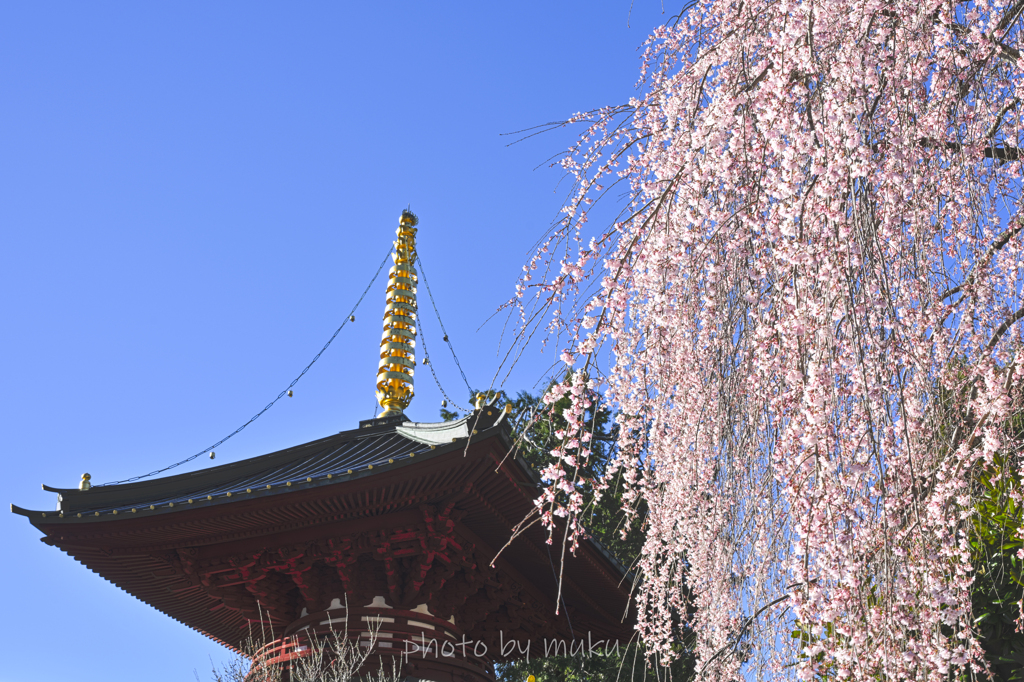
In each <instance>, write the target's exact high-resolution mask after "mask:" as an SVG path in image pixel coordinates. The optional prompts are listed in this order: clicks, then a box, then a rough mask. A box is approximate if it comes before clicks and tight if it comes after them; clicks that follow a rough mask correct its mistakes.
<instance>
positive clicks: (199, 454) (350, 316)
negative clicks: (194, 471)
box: [93, 248, 392, 487]
mask: <svg viewBox="0 0 1024 682" xmlns="http://www.w3.org/2000/svg"><path fill="white" fill-rule="evenodd" d="M391 250H392V249H390V248H389V249H388V253H387V255H386V256H384V260H382V261H381V262H380V267H378V268H377V272H376V273H374V275H373V279H371V280H370V283H369V284H367V285H366V288H365V289H363V293H362V295H361V296H360V297H359V300H358V301H356V304H355V305H354V306H352V310H351V312H349V314H348V315H346V316H345V319H344V320H342V322H341V326H340V327H338V328H337V329H336V330H334V333H333V334H332V335H331V338H329V339H327V343H325V344H324V347H323V348H321V349H320V352H319V353H317V354H316V355H315V356H314V357H313V359H312V360H310V361H309V364H308V365H306V368H305V369H303V370H302V371H301V372H300V373H299V376H297V377H295V379H294V380H293V381H292V383H290V384H288V388H286V389H284V390H283V391H281V392H280V393H278V394H277V397H276V398H274V399H273V400H271V401H270V402H269V403H267V406H266V407H264V408H263V409H262V410H260V411H259V412H257V413H256V414H255V415H253V417H252V419H250V420H249V421H247V422H245V423H244V424H242V425H241V426H239V427H238V428H237V429H235V430H234V431H232V432H231V433H229V434H228V435H226V436H224V437H223V438H221V439H220V440H219V441H217V442H216V443H214V444H213V445H211V446H210V447H208V448H204V449H202V450H200V451H199V452H197V453H196V454H194V455H192V456H191V457H187V458H185V459H183V460H181V461H180V462H175V463H174V464H171V465H170V466H165V467H164V468H163V469H157V470H156V471H150V472H149V473H148V474H142V475H141V476H133V477H131V478H126V479H124V480H121V481H111V482H110V483H103V484H101V485H99V486H93V487H102V486H105V485H118V484H121V483H131V482H133V481H139V480H141V479H143V478H149V477H150V476H156V475H157V474H162V473H163V472H165V471H170V470H171V469H174V468H175V467H179V466H181V465H182V464H186V463H188V462H191V461H192V460H194V459H196V458H197V457H202V456H203V455H205V454H206V453H207V452H211V451H213V450H216V449H217V448H219V447H220V446H221V445H223V444H224V443H225V442H227V441H228V439H230V438H232V437H233V436H236V435H238V434H239V433H241V432H242V430H243V429H244V428H245V427H247V426H248V425H249V424H252V423H253V422H254V421H256V420H257V419H259V418H260V417H261V416H263V413H264V412H266V411H267V410H269V409H270V408H271V407H273V406H274V404H275V403H277V401H278V400H280V399H281V398H283V397H285V396H286V395H288V393H289V392H291V389H292V388H293V387H294V386H295V384H297V383H299V379H301V378H302V377H303V376H305V374H306V372H308V371H309V369H310V367H312V366H313V364H314V363H315V362H316V361H317V360H319V359H320V356H321V355H323V354H324V351H325V350H327V348H328V347H329V346H330V345H331V343H332V342H333V341H334V339H335V338H337V336H338V334H339V333H340V332H341V330H342V329H344V328H345V325H346V324H348V322H349V320H354V319H355V312H356V309H358V308H359V304H360V303H362V302H363V299H364V298H366V294H367V293H368V292H369V291H370V288H371V287H372V286H373V283H374V282H376V281H377V278H378V277H380V272H381V270H383V269H384V265H385V264H386V263H387V262H388V258H390V257H391Z"/></svg>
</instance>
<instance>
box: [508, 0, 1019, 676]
mask: <svg viewBox="0 0 1024 682" xmlns="http://www.w3.org/2000/svg"><path fill="white" fill-rule="evenodd" d="M1022 10H1024V3H1021V2H1017V3H1010V2H994V1H990V0H978V1H975V2H968V3H950V2H938V1H936V0H925V1H924V2H921V1H914V2H910V1H907V0H841V1H839V0H703V1H701V2H698V3H697V4H696V5H695V6H694V7H692V9H690V10H689V11H688V12H685V13H684V14H682V15H681V16H680V17H678V18H677V19H676V20H674V21H673V22H670V23H669V24H668V25H666V26H663V27H661V28H659V29H657V30H656V31H655V32H654V33H653V35H652V36H651V37H650V39H649V40H648V42H647V44H646V46H645V54H644V58H643V64H642V79H641V82H640V91H639V93H638V95H637V96H636V97H635V98H634V99H632V100H631V101H630V102H629V103H628V104H625V105H621V106H614V107H608V108H605V109H600V110H597V111H593V112H588V113H583V114H578V115H576V116H575V117H574V118H573V119H572V120H571V121H570V123H574V124H579V125H582V126H583V133H582V135H581V137H580V140H579V143H578V144H577V145H576V146H575V147H573V148H572V149H571V150H570V152H569V153H568V154H567V156H566V157H565V158H564V159H563V161H562V165H563V167H564V168H565V170H566V171H567V172H568V174H569V175H570V176H571V177H572V178H573V179H574V180H575V188H574V194H573V198H572V200H571V201H570V202H569V203H568V204H567V206H566V210H565V218H564V220H563V221H562V222H561V223H559V224H558V225H556V226H555V229H554V230H553V231H552V232H551V233H550V235H549V237H548V238H547V239H546V240H545V241H544V242H543V243H542V244H541V245H540V246H539V248H538V250H537V253H536V255H535V257H534V258H533V260H532V261H531V262H530V263H529V264H528V265H527V269H526V270H525V272H527V273H529V274H528V275H527V276H524V277H523V278H522V280H521V282H520V284H519V288H518V289H517V292H518V294H519V297H518V303H519V306H520V310H521V314H522V317H521V320H522V324H523V326H524V330H526V331H527V332H528V331H529V330H531V329H532V328H533V327H532V325H534V324H536V319H538V318H537V311H538V309H547V310H548V311H549V313H550V314H549V316H548V319H550V325H549V332H550V334H551V337H553V338H554V339H556V340H557V341H556V343H557V347H558V348H559V349H561V351H560V352H561V357H562V359H563V360H564V361H565V362H566V363H567V364H568V365H570V366H571V367H572V368H573V371H572V373H571V374H570V375H569V378H568V379H567V381H566V382H564V383H563V384H560V385H557V386H555V387H554V388H553V389H552V392H551V393H550V394H549V395H548V396H546V398H545V402H546V404H549V405H550V404H552V403H553V402H554V401H555V400H557V399H558V398H560V397H562V396H565V395H568V396H569V398H570V401H571V405H570V407H569V408H568V409H567V410H566V414H565V416H566V421H567V423H568V425H569V426H568V428H567V429H566V431H565V433H564V434H561V437H562V443H561V446H560V447H559V448H558V449H557V450H556V451H555V452H554V453H553V454H555V456H556V459H555V461H554V463H553V464H552V465H551V467H549V469H548V470H547V471H545V472H544V475H545V477H546V480H547V481H549V482H550V485H549V487H548V488H547V490H546V491H545V492H544V494H543V495H542V497H541V498H540V499H539V500H538V501H537V510H538V513H539V514H540V515H541V518H542V520H543V521H544V522H545V523H547V524H549V527H552V526H550V524H552V523H553V520H554V518H555V517H556V516H561V517H566V518H568V519H570V520H571V521H572V522H573V523H577V521H580V522H581V521H582V512H583V509H582V505H583V499H582V497H581V496H580V494H579V493H578V491H577V489H576V481H574V480H573V476H572V474H571V473H570V472H571V471H575V467H574V465H575V464H581V465H582V464H583V463H585V462H586V459H587V457H588V456H589V451H588V450H587V449H586V448H585V447H583V445H584V444H586V443H587V442H588V441H589V438H588V437H587V436H586V435H585V434H587V432H588V423H587V421H586V418H585V413H586V408H587V406H589V405H590V404H592V401H593V400H594V394H593V391H594V390H600V391H602V392H603V393H604V395H605V397H606V399H608V400H610V401H612V402H613V404H614V405H615V407H616V408H617V410H618V423H619V427H620V440H619V452H620V456H619V459H618V460H617V461H616V462H615V464H614V466H613V467H612V471H610V472H608V474H607V476H606V483H607V482H609V481H610V480H611V477H613V476H615V477H621V479H622V480H623V482H624V484H625V485H626V501H627V504H629V505H630V509H634V508H635V505H636V504H637V503H638V502H639V501H640V500H642V501H643V502H645V503H646V507H647V509H648V510H649V513H648V514H647V515H646V517H644V518H638V517H634V519H633V520H634V522H636V523H640V524H642V525H643V528H644V530H645V532H646V544H645V545H644V548H643V552H642V555H641V557H640V559H639V563H638V572H639V578H640V581H639V586H638V591H637V604H638V607H639V618H638V621H639V624H638V628H639V631H640V633H641V635H642V636H643V637H644V638H645V639H646V641H647V642H648V643H649V644H650V645H651V646H652V648H653V650H654V651H656V652H657V653H659V654H661V655H664V656H672V655H673V651H672V645H673V643H675V642H676V641H677V636H678V632H679V626H680V623H681V622H685V623H686V624H687V625H688V626H689V628H691V630H692V632H693V633H694V634H695V637H696V645H695V646H696V654H697V666H698V670H699V677H700V678H701V679H709V680H722V681H725V680H732V679H737V678H738V676H744V678H745V679H791V678H798V679H814V678H816V677H821V676H828V677H829V678H836V679H852V680H879V679H892V680H931V681H935V682H938V681H939V680H946V679H947V675H948V674H949V673H950V672H951V671H953V672H956V671H965V672H966V671H973V673H974V674H976V675H980V676H984V670H985V666H984V662H983V659H982V652H981V649H980V647H979V644H978V642H977V641H976V633H975V631H974V629H973V628H974V624H973V618H972V613H971V600H970V588H971V584H972V580H973V573H972V568H971V561H970V553H969V546H968V536H967V532H968V530H967V528H968V523H969V519H970V516H971V513H972V506H971V499H972V497H971V495H972V491H971V486H970V477H969V476H968V475H967V474H968V472H969V471H971V470H972V467H974V466H975V465H976V464H977V463H978V462H979V461H985V460H986V459H991V458H992V457H993V455H994V454H995V453H996V452H997V451H998V450H1000V449H1002V448H1006V447H1009V446H1011V445H1012V444H1009V443H1008V442H1007V440H1008V438H1010V436H1008V435H1007V434H1006V433H1004V432H1003V431H1002V430H1001V429H1000V425H1001V423H1002V421H1003V419H1004V418H1005V417H1006V415H1007V414H1008V413H1009V412H1010V411H1011V409H1013V406H1012V404H1011V398H1010V397H1011V396H1014V395H1020V390H1019V383H1020V375H1021V371H1020V369H1019V368H1017V366H1016V364H1017V363H1016V359H1017V354H1016V351H1017V349H1018V348H1020V344H1021V329H1020V324H1018V320H1020V318H1022V317H1024V308H1022V301H1021V289H1022V284H1024V279H1022V274H1024V273H1022V264H1024V261H1022V240H1021V234H1020V233H1021V222H1019V220H1020V217H1019V216H1018V213H1017V210H1018V209H1017V206H1018V202H1019V198H1020V182H1021V161H1020V158H1019V153H1018V146H1019V145H1018V136H1019V134H1020V132H1019V131H1020V129H1021V118H1020V108H1019V105H1020V101H1021V98H1022V97H1024V92H1022V90H1024V80H1022V77H1021V76H1022V73H1021V62H1020V52H1019V51H1018V50H1019V49H1020V24H1021V14H1022ZM623 195H624V196H625V197H626V203H625V204H622V203H621V200H620V197H622V196H623ZM616 201H620V203H618V204H616V203H615V202H616ZM620 209H621V212H620V213H618V214H616V213H615V212H616V211H619V210H620ZM600 225H610V227H608V228H607V229H605V230H601V229H600V227H599V226H600ZM530 274H532V275H533V277H534V280H533V281H531V279H530ZM950 396H952V397H953V399H954V400H955V401H956V402H957V405H958V409H957V410H953V411H951V410H950V409H949V408H948V407H944V405H945V403H944V400H945V401H946V402H948V401H949V399H950ZM580 532H582V528H581V526H579V525H578V524H577V525H570V532H569V535H568V540H569V544H570V546H571V547H575V544H576V542H577V540H578V535H579V533H580ZM1022 609H1024V606H1022ZM1022 612H1024V611H1022ZM1022 618H1024V617H1022ZM794 630H800V631H802V632H803V633H804V635H803V638H802V640H803V641H802V642H801V639H800V638H794V637H793V636H792V632H793V631H794Z"/></svg>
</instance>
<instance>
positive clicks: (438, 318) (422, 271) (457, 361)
mask: <svg viewBox="0 0 1024 682" xmlns="http://www.w3.org/2000/svg"><path fill="white" fill-rule="evenodd" d="M416 262H417V263H419V266H420V274H421V275H422V276H423V284H424V286H426V287H427V296H428V297H429V298H430V305H431V306H432V307H433V308H434V314H435V315H436V316H437V322H438V324H440V325H441V333H442V334H444V342H445V343H446V344H448V350H450V351H451V352H452V358H454V359H455V366H456V367H458V368H459V374H461V375H462V380H463V381H464V382H465V383H466V390H467V391H469V392H470V394H472V393H473V387H472V386H470V385H469V379H467V378H466V373H465V372H463V371H462V365H461V364H460V363H459V357H458V356H457V355H456V354H455V348H454V347H453V346H452V342H451V341H449V340H448V331H447V330H446V329H445V328H444V322H443V321H442V320H441V313H440V312H439V311H438V310H437V303H435V302H434V294H433V293H431V291H430V284H429V283H428V282H427V271H426V270H425V269H424V268H423V259H422V258H420V257H419V256H418V255H417V257H416ZM425 351H426V347H425V346H424V352H425ZM430 371H431V372H433V371H434V370H433V369H431V370H430ZM438 388H440V385H438ZM443 392H444V391H442V393H443Z"/></svg>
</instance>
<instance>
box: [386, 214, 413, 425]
mask: <svg viewBox="0 0 1024 682" xmlns="http://www.w3.org/2000/svg"><path fill="white" fill-rule="evenodd" d="M418 223H419V219H418V218H417V217H416V214H415V213H413V212H412V211H409V210H405V211H402V216H401V217H400V218H399V219H398V232H397V234H398V239H397V240H395V253H394V254H393V257H394V259H395V264H394V266H393V267H392V268H391V270H389V271H388V292H387V297H386V299H385V302H386V305H385V307H384V334H383V335H382V336H381V339H380V365H378V367H377V402H379V403H380V405H381V407H383V408H384V414H382V415H381V416H382V417H393V416H396V415H399V414H402V411H403V410H404V409H405V408H407V407H408V406H409V403H410V402H412V396H413V388H412V375H413V373H414V372H415V370H416V351H415V349H416V282H417V278H416V269H415V268H414V267H413V264H414V263H415V262H416V225H417V224H418Z"/></svg>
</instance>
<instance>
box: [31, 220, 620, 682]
mask: <svg viewBox="0 0 1024 682" xmlns="http://www.w3.org/2000/svg"><path fill="white" fill-rule="evenodd" d="M416 225H417V219H416V217H415V216H414V215H413V214H412V213H410V212H408V211H406V212H403V213H402V215H401V218H400V221H399V228H398V239H397V241H396V242H395V251H394V261H395V264H394V266H393V267H392V268H391V270H390V273H389V281H388V288H387V296H386V307H385V313H384V329H383V335H382V340H381V347H380V358H381V359H380V366H379V369H378V373H377V398H378V400H379V402H380V404H381V406H382V407H383V408H384V413H383V414H382V415H381V416H380V417H379V418H374V419H369V420H365V421H361V422H359V424H358V428H353V429H351V430H347V431H342V432H341V433H337V434H334V435H330V436H327V437H325V438H321V439H318V440H314V441H312V442H309V443H303V444H301V445H296V446H295V447H291V448H288V449H285V450H281V451H279V452H273V453H270V454H266V455H262V456H259V457H253V458H250V459H246V460H242V461H238V462H233V463H229V464H224V465H220V466H214V467H210V468H207V469H204V470H201V471H195V472H191V473H185V474H179V475H174V476H165V477H162V478H152V479H148V480H141V481H137V482H133V483H125V484H117V485H104V486H91V485H89V481H88V475H86V476H84V477H83V483H82V484H81V485H80V486H79V487H78V488H52V487H48V486H43V487H44V488H45V489H46V490H48V491H50V492H53V493H56V494H57V500H58V504H57V511H47V512H42V511H30V510H26V509H21V508H19V507H15V506H13V505H12V511H14V512H15V513H17V514H21V515H23V516H25V517H27V518H28V520H29V522H30V523H32V525H33V526H35V527H36V528H38V529H39V530H40V532H42V534H43V537H42V538H41V539H42V541H43V542H45V543H46V544H49V545H53V546H54V547H57V548H58V549H60V550H61V551H63V552H65V553H67V554H68V555H70V556H71V557H73V558H74V559H75V560H77V561H79V562H80V563H82V564H83V565H84V566H85V567H87V568H88V569H90V570H92V571H94V572H96V573H98V574H99V575H101V576H103V577H104V578H105V579H106V580H109V581H110V582H111V583H113V584H115V585H117V586H118V587H119V588H121V589H123V590H124V591H126V592H128V593H129V594H132V595H134V596H136V597H137V598H139V599H140V600H141V601H143V602H145V603H147V604H149V605H150V606H152V607H154V608H156V609H159V610H160V611H162V612H164V613H165V614H167V615H169V616H170V617H172V618H174V619H176V620H178V621H180V622H182V623H184V624H185V625H187V626H189V627H191V628H194V629H196V630H198V631H200V632H202V633H203V634H205V635H207V636H209V637H211V638H213V639H215V640H217V641H218V642H221V643H223V644H224V645H225V646H227V647H231V648H233V649H236V650H238V649H240V648H241V647H243V645H244V643H245V641H246V639H247V637H249V635H250V633H251V631H252V626H253V625H254V624H258V625H260V626H262V627H263V629H264V631H272V632H273V633H274V637H275V638H276V639H275V641H274V642H272V643H271V645H269V646H267V647H265V649H264V652H263V660H262V661H261V663H264V664H265V663H267V662H274V661H278V662H287V661H288V660H289V659H290V658H293V657H296V656H301V655H303V652H304V651H306V650H307V649H306V646H305V644H304V643H305V642H308V640H309V638H310V637H311V636H316V635H324V634H327V633H329V632H331V631H335V630H336V628H338V627H339V624H344V625H345V627H346V631H347V635H346V636H348V637H350V638H352V639H353V640H354V641H356V640H360V638H362V639H363V640H365V641H362V645H363V646H366V645H367V644H369V639H368V638H369V636H370V633H369V632H367V630H368V629H369V624H373V625H374V626H375V628H376V631H375V634H374V635H373V637H372V638H371V639H372V640H373V644H372V646H373V647H374V648H375V656H376V658H374V659H373V661H374V663H375V664H379V663H380V662H381V661H382V660H383V661H385V662H386V663H388V665H386V666H385V667H386V668H390V666H391V665H394V666H395V667H396V668H397V669H399V670H400V671H401V674H402V675H403V676H404V677H405V679H406V680H407V681H410V682H412V681H416V680H431V681H435V682H489V681H493V680H494V665H495V664H496V663H500V662H502V661H507V660H511V659H515V658H518V657H521V656H523V655H526V652H527V651H529V652H530V655H531V656H532V657H536V656H542V655H544V654H545V653H546V652H551V651H558V652H559V653H561V652H563V651H565V648H564V643H565V642H569V643H572V642H583V641H586V642H588V645H589V646H590V647H593V646H594V643H595V642H598V643H600V642H604V643H605V644H604V645H603V646H605V647H607V646H608V644H609V643H611V642H614V641H616V640H618V641H621V642H622V644H623V645H624V644H625V643H626V641H627V640H628V639H629V638H630V636H631V630H632V628H631V625H630V614H629V595H628V592H627V589H626V586H625V585H624V583H623V576H624V574H625V570H624V568H623V567H622V566H621V565H620V564H619V563H618V562H617V561H616V560H615V559H614V558H613V557H612V556H611V555H610V554H609V553H608V552H607V551H605V550H604V549H603V548H602V547H601V546H600V545H599V544H597V543H596V542H583V543H582V544H581V547H580V549H579V550H578V552H577V554H576V556H567V558H566V560H565V565H564V568H563V567H560V566H558V564H557V562H558V561H559V559H558V556H559V554H560V552H556V553H552V552H551V551H549V549H550V548H549V547H548V546H547V545H546V539H547V534H546V532H545V531H543V530H542V529H541V528H540V527H539V526H537V525H535V526H533V527H532V528H529V529H527V530H526V531H525V532H524V533H523V534H521V535H520V536H519V537H517V538H516V539H515V541H514V542H512V544H511V545H510V546H509V547H508V548H506V549H504V551H501V550H502V548H503V547H504V546H505V545H506V543H507V542H508V540H509V538H510V536H511V533H512V530H513V528H514V527H515V526H516V525H517V524H518V522H519V521H521V520H522V519H523V518H525V517H526V515H527V514H528V512H529V511H530V510H531V509H532V507H533V500H534V499H535V498H536V497H537V495H538V492H539V485H540V481H539V479H538V477H537V475H536V473H535V472H534V471H533V470H532V469H531V468H530V466H529V465H528V464H526V462H525V461H524V460H523V459H522V457H520V456H517V455H516V453H515V452H514V447H513V444H514V439H513V436H512V433H511V429H510V427H509V424H508V422H507V421H506V420H505V417H506V416H507V415H506V412H505V411H504V410H501V409H498V408H497V407H496V406H494V405H491V404H488V403H486V402H485V401H483V400H482V399H481V400H479V401H478V402H477V404H476V409H475V410H474V411H473V412H472V413H471V414H469V415H468V416H466V417H464V418H463V419H460V420H457V421H450V422H441V423H417V422H411V421H409V420H408V419H407V418H406V417H405V414H404V410H405V409H406V408H407V407H408V405H409V402H410V401H411V400H412V398H413V373H414V369H415V366H416V358H415V348H416V325H417V305H416V284H417V275H416V271H415V268H414V264H415V261H416V252H415V249H416V244H415V240H416V231H417V230H416ZM499 552H500V553H499ZM552 555H554V557H555V559H554V562H553V561H552ZM559 574H561V581H562V586H561V600H562V602H563V607H562V609H561V612H560V614H559V615H557V616H556V600H557V599H559V597H558V594H559V589H558V588H559V585H558V580H559ZM552 643H556V644H555V646H554V648H552ZM560 643H561V644H560ZM424 644H426V646H424ZM570 646H571V645H570ZM598 646H599V647H600V646H602V645H601V644H598ZM560 647H561V648H560Z"/></svg>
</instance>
